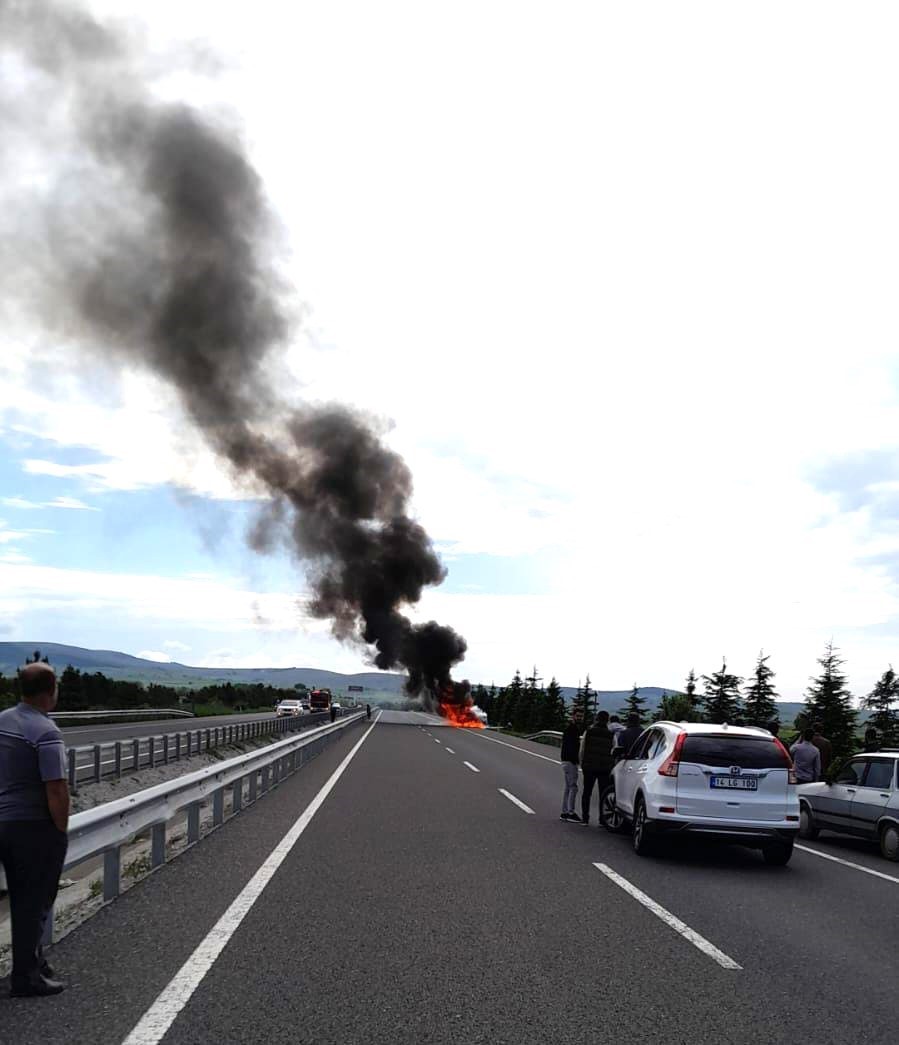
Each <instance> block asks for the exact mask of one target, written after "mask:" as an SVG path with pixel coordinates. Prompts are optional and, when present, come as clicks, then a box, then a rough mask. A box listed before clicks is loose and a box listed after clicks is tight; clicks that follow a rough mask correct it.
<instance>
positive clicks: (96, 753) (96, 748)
mask: <svg viewBox="0 0 899 1045" xmlns="http://www.w3.org/2000/svg"><path fill="white" fill-rule="evenodd" d="M102 757H103V754H102V748H101V746H100V745H99V744H94V783H95V784H99V783H100V773H101V771H102V769H103V767H102V766H101V765H100V760H101V759H102Z"/></svg>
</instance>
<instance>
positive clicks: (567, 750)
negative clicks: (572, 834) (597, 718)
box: [559, 708, 584, 824]
mask: <svg viewBox="0 0 899 1045" xmlns="http://www.w3.org/2000/svg"><path fill="white" fill-rule="evenodd" d="M583 720H584V713H583V711H582V710H581V709H580V708H575V709H574V711H572V713H571V721H570V722H569V723H568V725H567V726H566V727H565V730H564V732H563V733H562V751H561V753H560V755H559V759H560V761H561V763H562V772H563V773H564V774H565V790H564V792H563V793H562V812H561V814H560V815H559V819H560V820H571V821H573V822H574V823H576V824H578V823H580V819H581V818H580V817H579V816H578V815H577V813H576V812H575V811H574V803H575V801H576V799H577V767H578V762H579V761H580V758H579V753H578V748H579V746H580V742H581V723H582V722H583Z"/></svg>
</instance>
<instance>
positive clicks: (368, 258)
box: [0, 0, 899, 699]
mask: <svg viewBox="0 0 899 1045" xmlns="http://www.w3.org/2000/svg"><path fill="white" fill-rule="evenodd" d="M129 7H133V8H134V11H135V13H136V15H137V17H138V18H140V19H142V20H143V22H144V24H145V26H146V31H147V41H148V43H147V45H148V47H150V48H152V49H154V50H157V51H158V53H159V54H161V55H166V54H171V53H172V44H173V43H174V42H178V41H186V40H202V41H204V42H205V44H206V45H208V48H209V49H210V51H211V52H213V53H215V54H216V55H218V56H219V57H220V58H221V59H222V60H223V65H224V68H223V71H222V72H220V73H219V74H218V75H217V76H216V77H214V78H213V79H210V80H209V81H208V82H205V81H198V80H197V78H196V77H195V76H190V77H188V76H181V75H180V74H179V75H172V76H170V77H168V78H167V79H166V81H165V83H164V85H163V86H162V87H161V88H160V89H164V90H165V91H167V92H168V93H169V94H171V95H172V96H173V97H174V96H179V95H181V96H183V97H186V98H188V99H189V100H190V101H191V102H192V103H194V104H197V105H201V106H211V107H215V108H216V109H221V108H223V107H225V108H228V109H230V110H231V111H233V112H234V113H235V114H236V115H237V116H238V117H239V119H240V122H241V124H242V126H243V132H244V134H245V138H246V141H247V143H248V148H249V150H250V153H251V156H252V157H253V160H254V162H255V163H256V165H257V167H258V169H259V171H260V173H261V174H262V176H263V179H264V181H265V184H266V186H267V190H268V192H269V195H270V197H271V200H272V203H273V206H274V208H275V210H276V211H277V213H278V214H279V216H280V218H281V220H282V221H283V223H284V225H285V228H286V230H287V233H288V236H289V242H290V247H291V251H292V261H291V274H292V277H293V279H294V281H295V283H296V286H297V288H298V293H299V296H300V298H301V299H302V301H303V302H304V303H305V319H304V323H303V328H302V331H301V333H300V334H299V335H298V337H297V339H296V342H295V344H294V346H293V347H292V349H291V356H290V364H291V367H292V372H293V374H294V378H295V383H296V387H295V392H294V394H295V395H296V396H297V397H303V398H305V399H307V400H326V399H339V400H343V401H346V402H349V403H352V404H355V405H357V406H359V407H362V408H364V409H365V410H367V411H369V412H371V413H372V414H374V415H376V416H377V418H379V419H381V420H383V422H384V423H385V425H386V424H390V425H391V427H390V429H389V434H388V436H387V438H388V440H389V442H390V444H391V445H392V446H394V447H395V448H396V449H397V450H399V451H400V452H401V453H402V454H403V455H404V456H405V457H406V458H407V460H408V462H409V464H410V466H411V467H412V469H413V472H414V475H415V484H416V485H415V497H414V510H415V513H416V515H417V516H418V517H419V518H420V519H421V521H422V522H423V523H424V524H425V526H426V527H427V528H428V530H429V532H430V533H431V534H432V536H433V538H434V540H435V542H436V544H437V546H438V548H439V549H440V550H441V553H442V554H443V557H444V559H445V561H446V563H447V566H448V568H449V577H448V580H447V581H446V583H445V584H444V585H443V586H442V587H441V588H439V589H437V590H433V591H431V592H429V593H428V594H427V595H426V597H425V599H424V600H423V602H422V605H421V607H420V610H419V612H420V614H421V615H422V616H424V617H431V616H433V617H436V618H437V619H438V620H441V621H443V622H445V623H448V624H451V625H452V626H453V627H455V628H457V629H458V630H460V631H461V632H462V633H463V634H464V635H465V636H466V637H467V639H468V641H469V654H468V657H467V660H466V662H465V664H464V666H463V668H462V669H461V673H463V674H467V675H469V676H470V677H471V678H472V679H473V680H476V681H484V682H486V683H490V682H491V681H496V682H497V683H501V682H504V681H507V680H508V678H510V677H511V675H512V673H513V672H514V671H515V670H516V668H521V669H523V670H524V669H527V668H530V667H531V666H532V665H533V664H534V663H536V664H537V666H538V668H539V669H540V671H541V673H542V674H544V675H546V676H547V677H548V676H549V675H550V674H555V675H556V676H557V677H558V678H559V680H560V681H561V682H562V683H563V684H566V685H576V684H577V683H578V681H579V680H580V679H582V678H583V677H584V675H585V674H586V673H587V672H588V671H589V672H590V674H591V677H592V680H593V682H594V684H595V685H598V686H599V687H600V688H603V689H619V688H624V687H627V686H629V685H630V684H631V683H632V682H634V681H636V682H638V683H639V684H640V685H658V686H666V687H676V686H679V685H680V684H681V683H682V681H683V678H684V676H685V675H686V673H687V672H688V671H689V669H690V668H691V667H694V668H695V669H696V670H697V672H699V673H702V672H709V671H712V670H714V669H716V668H717V667H718V666H719V665H720V662H721V658H722V656H725V655H726V656H727V658H728V663H729V665H730V667H731V668H732V670H734V671H735V672H736V673H737V674H740V675H746V674H748V673H749V672H750V671H751V669H752V665H753V663H754V660H755V657H756V656H757V654H758V652H759V650H760V649H764V650H765V652H766V653H770V654H771V661H770V664H771V666H772V667H773V668H774V669H775V671H776V672H777V683H778V685H779V689H780V692H781V695H782V696H783V697H784V698H785V699H798V698H799V697H800V696H801V694H802V691H803V690H804V688H805V685H806V682H807V678H808V676H809V675H810V674H812V673H813V672H814V671H815V670H816V663H815V660H816V657H818V656H819V655H820V654H821V652H822V650H823V647H824V644H825V643H826V642H827V641H828V640H830V639H831V638H833V641H834V642H835V643H836V644H837V645H838V646H839V647H840V648H841V650H842V652H843V655H844V656H845V657H846V658H847V670H848V672H849V676H850V685H851V687H852V689H853V692H855V693H856V694H859V695H861V694H863V693H865V692H867V691H868V690H869V689H870V688H871V686H872V684H873V682H874V680H875V678H876V677H877V676H878V675H879V674H880V673H881V672H882V671H883V670H884V669H885V668H886V667H887V665H888V664H889V663H890V662H891V661H894V662H895V663H896V664H897V666H899V653H897V650H899V643H897V638H899V526H897V520H899V394H897V392H899V386H897V378H899V369H897V364H899V344H897V326H899V321H897V310H896V307H895V290H896V286H897V284H899V272H897V268H899V265H897V252H896V244H897V242H899V197H897V193H896V189H895V187H896V185H897V184H899V139H897V137H896V134H895V127H896V118H897V112H896V109H897V100H899V66H897V63H896V61H895V53H896V46H897V32H896V31H897V22H899V14H897V10H896V8H895V5H893V4H876V3H871V4H865V5H861V6H860V5H850V4H828V3H820V2H816V3H814V4H804V3H793V4H774V3H757V4H752V5H735V4H722V3H720V2H714V3H703V4H699V3H681V4H669V3H663V4H639V5H635V4H618V5H611V4H597V3H595V2H594V3H576V2H568V3H565V4H558V3H521V2H516V3H491V2H486V3H485V2H483V0H481V2H479V3H460V2H456V3H453V4H441V5H437V4H429V3H422V2H421V0H418V2H415V3H406V4H397V3H390V2H387V0H384V2H381V3H378V4H360V3H353V4H346V3H340V2H335V0H327V2H317V3H302V2H299V3H294V4H283V3H274V2H268V0H257V2H256V3H254V4H251V5H250V4H227V3H226V4H221V3H216V4H212V3H195V4H190V5H186V4H184V3H183V2H182V3H169V2H164V3H163V2H158V0H157V2H155V3H153V4H147V3H143V4H140V3H137V2H136V0H129V2H128V3H124V2H122V0H117V2H116V3H115V4H112V3H106V4H98V5H95V9H96V10H98V11H101V12H102V11H103V10H104V9H105V10H107V11H109V10H114V11H116V12H117V13H118V14H120V15H121V14H122V13H123V12H125V11H126V10H127V9H128V8H129ZM172 72H173V74H174V73H175V72H176V69H175V67H174V66H173V67H172ZM2 178H3V175H2V173H0V179H2ZM0 338H2V347H0V494H2V496H0V637H2V638H4V639H23V640H25V639H27V640H35V641H37V640H42V641H56V642H66V643H72V644H76V645H84V646H90V647H102V648H110V649H121V650H124V651H126V652H130V653H139V654H153V655H155V656H157V657H163V656H167V657H171V658H173V659H176V660H180V661H182V662H185V663H192V664H229V665H238V666H263V665H271V666H286V665H294V664H296V665H314V666H320V667H325V668H333V669H336V670H352V669H356V668H360V667H362V666H363V665H364V663H365V660H364V656H363V655H362V653H361V651H360V650H358V649H354V648H347V647H342V646H340V645H339V644H338V643H337V642H336V641H334V640H333V639H331V638H330V637H329V635H328V632H327V628H326V627H325V626H324V625H323V624H321V623H320V622H309V621H308V620H306V619H305V618H304V615H303V611H302V601H299V602H298V600H297V596H298V595H302V592H303V590H304V580H303V576H302V570H301V569H300V568H299V567H298V565H297V564H296V563H294V562H292V561H290V560H288V559H287V558H284V559H279V558H277V557H275V558H269V559H264V558H260V557H258V556H256V555H254V554H253V553H252V552H250V551H249V550H247V549H246V548H245V546H244V541H243V535H244V533H245V531H246V527H247V525H248V524H249V520H250V518H251V515H252V505H251V504H249V503H248V502H247V501H246V500H245V499H240V498H239V496H238V495H237V494H236V492H235V491H234V489H233V488H232V487H231V486H230V483H229V480H228V478H227V475H226V474H225V472H224V470H223V469H221V468H220V467H219V466H218V465H217V463H216V462H215V461H214V460H212V459H211V458H209V457H208V456H207V455H206V454H205V452H204V451H203V449H202V447H201V446H200V445H199V443H198V441H197V439H196V438H195V437H194V436H193V435H192V433H191V432H190V431H189V430H188V429H187V427H186V425H185V422H184V421H183V420H182V419H181V418H180V416H179V414H178V412H177V410H176V409H175V407H174V403H173V397H172V396H171V394H170V393H169V392H168V391H167V390H166V389H165V388H162V387H161V386H159V385H158V384H156V383H154V382H152V381H151V380H150V379H149V378H148V377H147V376H146V375H144V374H142V373H140V372H133V373H132V372H121V373H118V374H116V375H110V374H108V373H106V374H102V375H97V374H96V373H94V372H88V371H86V370H84V369H80V370H78V369H77V368H76V369H75V370H74V372H69V371H66V370H64V369H63V370H59V371H57V370H49V371H48V370H47V369H46V368H42V367H38V366H37V365H36V363H35V361H36V360H37V359H39V358H40V357H41V353H42V350H43V348H44V347H45V340H46V335H44V334H42V333H41V332H40V331H39V330H34V331H33V332H32V334H31V335H30V336H22V334H21V332H19V333H17V334H16V335H15V336H13V335H12V334H10V333H9V331H8V330H7V332H6V333H5V334H0Z"/></svg>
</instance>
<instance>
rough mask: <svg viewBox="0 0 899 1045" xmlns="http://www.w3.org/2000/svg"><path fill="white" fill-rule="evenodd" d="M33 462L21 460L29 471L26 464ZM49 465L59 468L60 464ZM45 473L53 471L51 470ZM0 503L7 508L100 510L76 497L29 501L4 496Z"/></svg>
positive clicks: (22, 498)
mask: <svg viewBox="0 0 899 1045" xmlns="http://www.w3.org/2000/svg"><path fill="white" fill-rule="evenodd" d="M33 463H35V462H29V461H25V462H23V468H24V470H25V471H30V469H29V467H28V465H29V464H33ZM51 467H56V468H59V467H61V466H58V465H57V466H51ZM46 474H55V473H53V472H52V471H51V472H48V473H46ZM0 504H4V505H6V507H7V508H22V509H26V510H34V509H36V508H71V509H78V510H81V511H88V512H98V511H99V510H100V509H99V508H95V507H94V506H93V505H90V504H85V503H84V501H79V500H78V498H77V497H54V498H53V500H52V501H29V500H27V499H26V498H24V497H4V498H2V500H0Z"/></svg>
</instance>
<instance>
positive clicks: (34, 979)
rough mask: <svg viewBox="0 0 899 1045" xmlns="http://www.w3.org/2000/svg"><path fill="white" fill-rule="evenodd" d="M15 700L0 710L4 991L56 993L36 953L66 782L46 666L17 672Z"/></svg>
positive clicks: (52, 885)
mask: <svg viewBox="0 0 899 1045" xmlns="http://www.w3.org/2000/svg"><path fill="white" fill-rule="evenodd" d="M19 684H20V687H21V692H22V702H21V703H20V704H17V705H16V706H15V707H13V708H8V709H7V710H6V711H3V712H0V863H2V864H3V869H4V871H5V873H6V888H7V890H8V892H9V908H10V916H11V922H12V976H11V977H10V988H11V993H12V995H13V996H14V997H32V996H41V995H47V994H59V992H60V991H62V990H63V989H64V985H63V984H62V983H60V982H59V981H58V980H55V979H54V978H53V975H52V970H51V969H50V967H49V966H48V965H47V963H46V962H45V961H44V958H43V954H42V953H41V937H42V935H43V932H44V925H45V923H46V920H47V916H48V914H49V912H50V910H51V909H52V907H53V904H54V902H55V900H56V891H57V889H58V888H59V876H60V874H61V873H62V866H63V861H64V860H65V855H66V848H67V845H68V838H67V834H66V832H67V830H68V826H69V785H68V782H67V780H66V749H65V744H64V743H63V739H62V734H61V733H60V731H59V726H57V725H56V723H55V722H54V721H53V720H52V719H50V718H48V717H47V715H48V712H50V711H52V710H53V708H55V707H56V675H55V674H54V673H53V669H52V668H51V667H50V665H49V664H40V663H38V664H28V665H26V666H25V667H24V668H23V669H22V670H21V672H20V673H19Z"/></svg>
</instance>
